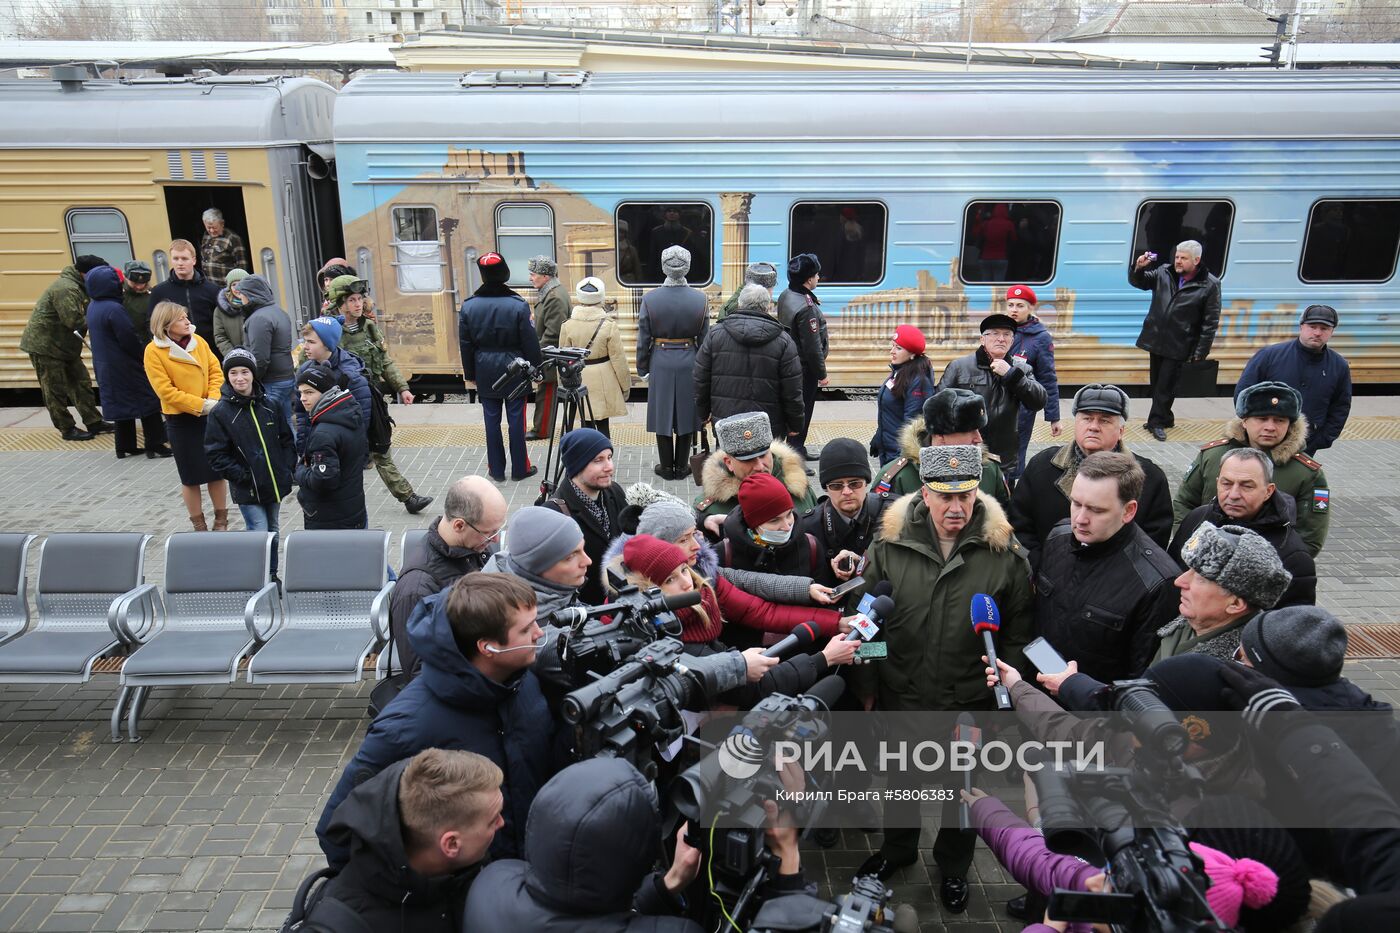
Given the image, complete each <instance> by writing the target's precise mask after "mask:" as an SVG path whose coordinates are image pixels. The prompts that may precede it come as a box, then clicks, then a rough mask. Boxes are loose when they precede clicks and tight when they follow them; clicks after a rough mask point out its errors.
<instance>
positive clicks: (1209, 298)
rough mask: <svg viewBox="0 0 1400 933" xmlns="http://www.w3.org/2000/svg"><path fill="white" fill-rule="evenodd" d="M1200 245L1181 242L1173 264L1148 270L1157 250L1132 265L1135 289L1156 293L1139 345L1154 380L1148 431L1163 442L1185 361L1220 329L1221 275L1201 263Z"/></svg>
mask: <svg viewBox="0 0 1400 933" xmlns="http://www.w3.org/2000/svg"><path fill="white" fill-rule="evenodd" d="M1201 252H1202V249H1201V244H1200V243H1198V242H1196V241H1195V240H1186V241H1185V242H1183V243H1178V244H1177V247H1176V255H1175V256H1174V257H1173V259H1172V262H1171V264H1170V265H1168V264H1167V263H1163V264H1162V265H1160V266H1158V267H1157V268H1155V269H1153V270H1151V271H1148V268H1147V267H1148V266H1150V265H1151V264H1152V263H1153V262H1155V261H1156V260H1157V254H1156V253H1143V254H1142V255H1141V256H1139V257H1138V258H1137V260H1136V261H1135V262H1134V263H1133V267H1132V268H1131V269H1129V270H1128V281H1129V282H1130V283H1131V284H1132V286H1133V287H1134V288H1140V289H1142V290H1143V291H1147V292H1151V293H1152V305H1151V307H1149V308H1148V310H1147V317H1146V318H1144V319H1143V322H1142V332H1141V333H1140V334H1138V339H1137V345H1138V348H1139V349H1141V350H1146V351H1147V352H1148V360H1149V363H1150V367H1151V368H1150V373H1151V383H1152V411H1151V412H1150V413H1149V414H1148V416H1147V430H1148V431H1150V432H1151V433H1152V436H1153V437H1155V438H1156V439H1157V440H1159V441H1165V440H1166V439H1167V432H1166V429H1167V428H1170V427H1172V426H1174V425H1175V424H1176V417H1175V416H1174V415H1173V414H1172V403H1173V402H1175V401H1176V387H1177V384H1178V383H1179V382H1180V381H1181V370H1182V364H1183V363H1186V362H1195V361H1197V360H1203V359H1205V358H1206V357H1207V356H1209V355H1210V345H1211V344H1212V343H1214V342H1215V329H1216V327H1218V326H1219V324H1220V280H1219V279H1218V278H1216V277H1215V276H1214V275H1212V274H1211V272H1210V270H1209V269H1207V268H1206V267H1205V266H1203V265H1201Z"/></svg>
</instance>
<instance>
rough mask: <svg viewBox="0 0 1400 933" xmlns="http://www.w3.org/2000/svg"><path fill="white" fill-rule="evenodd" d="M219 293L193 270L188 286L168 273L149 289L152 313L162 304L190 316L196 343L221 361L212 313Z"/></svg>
mask: <svg viewBox="0 0 1400 933" xmlns="http://www.w3.org/2000/svg"><path fill="white" fill-rule="evenodd" d="M219 289H220V287H219V286H218V285H216V284H215V283H214V282H213V281H211V280H209V279H207V278H205V277H204V273H203V272H200V271H199V270H198V269H196V270H194V278H192V279H190V280H189V281H188V282H187V281H185V280H183V279H180V278H177V277H176V276H175V273H174V272H172V273H170V278H168V279H166V280H165V281H164V282H161V283H160V284H159V285H157V286H156V287H155V288H153V289H151V309H152V310H155V306H156V305H158V304H160V303H161V302H162V301H173V302H175V303H176V304H177V305H180V306H181V307H183V308H184V309H185V310H186V311H188V312H189V316H190V323H192V324H194V330H195V333H197V334H199V339H200V340H203V341H204V342H205V343H207V344H208V345H209V352H210V353H213V354H214V357H215V358H216V359H220V360H222V359H223V358H224V356H223V354H222V353H220V352H219V348H218V347H217V346H215V345H214V309H215V308H217V307H218V306H219Z"/></svg>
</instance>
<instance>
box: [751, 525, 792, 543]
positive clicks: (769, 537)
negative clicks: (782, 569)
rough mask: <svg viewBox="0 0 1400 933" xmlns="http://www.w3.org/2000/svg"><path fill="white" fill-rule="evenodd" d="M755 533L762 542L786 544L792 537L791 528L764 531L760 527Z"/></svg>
mask: <svg viewBox="0 0 1400 933" xmlns="http://www.w3.org/2000/svg"><path fill="white" fill-rule="evenodd" d="M756 534H757V535H758V540H760V541H762V542H763V543H764V544H787V543H788V541H789V540H790V539H791V538H792V529H791V528H789V529H787V530H786V531H765V530H764V529H762V528H760V529H759V530H758V531H757V532H756Z"/></svg>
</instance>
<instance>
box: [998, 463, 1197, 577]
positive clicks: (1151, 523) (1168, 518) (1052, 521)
mask: <svg viewBox="0 0 1400 933" xmlns="http://www.w3.org/2000/svg"><path fill="white" fill-rule="evenodd" d="M1073 448H1074V442H1073V441H1071V442H1070V443H1068V444H1065V445H1063V446H1061V447H1051V448H1049V449H1047V450H1042V451H1041V452H1040V453H1038V454H1036V455H1035V456H1034V457H1031V459H1030V462H1029V463H1027V464H1026V469H1025V471H1024V472H1022V473H1021V479H1020V481H1019V482H1017V483H1016V491H1015V492H1014V493H1012V495H1011V525H1012V527H1013V528H1015V529H1016V539H1017V540H1018V541H1020V542H1021V546H1022V547H1024V548H1025V549H1026V556H1027V557H1028V558H1029V559H1030V562H1031V567H1036V566H1038V565H1039V562H1040V548H1041V546H1042V545H1043V544H1044V542H1045V539H1046V538H1048V537H1049V536H1050V530H1051V529H1052V528H1054V527H1055V526H1056V525H1057V524H1059V523H1060V522H1061V521H1063V520H1064V519H1066V518H1069V491H1070V487H1072V486H1073V485H1074V480H1073V479H1072V478H1071V477H1070V476H1069V472H1068V471H1069V468H1070V466H1071V465H1072V454H1073ZM1116 449H1117V450H1118V451H1119V452H1120V453H1131V454H1133V457H1135V458H1136V459H1137V462H1138V466H1140V467H1142V472H1143V473H1144V474H1145V477H1146V479H1145V480H1144V482H1143V484H1142V498H1141V499H1139V500H1138V510H1137V517H1136V518H1134V519H1133V524H1135V525H1137V526H1138V527H1139V528H1141V529H1142V530H1143V531H1145V532H1147V536H1148V537H1149V538H1151V539H1152V540H1153V541H1155V542H1156V543H1157V546H1158V547H1162V548H1165V547H1166V546H1167V543H1168V542H1170V541H1171V537H1172V494H1171V486H1170V485H1169V484H1168V483H1167V474H1165V473H1163V472H1162V468H1161V467H1159V466H1158V465H1157V464H1155V463H1153V462H1152V461H1151V460H1149V459H1147V458H1146V457H1144V456H1142V455H1140V454H1137V453H1133V451H1131V450H1129V449H1128V445H1127V444H1123V443H1120V444H1119V445H1118V447H1117V448H1116ZM1076 472H1077V468H1076Z"/></svg>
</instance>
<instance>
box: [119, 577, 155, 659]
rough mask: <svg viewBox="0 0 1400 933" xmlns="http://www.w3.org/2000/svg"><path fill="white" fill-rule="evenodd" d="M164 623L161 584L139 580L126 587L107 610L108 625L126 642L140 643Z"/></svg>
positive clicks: (131, 643) (130, 643) (128, 643)
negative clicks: (159, 585) (133, 585)
mask: <svg viewBox="0 0 1400 933" xmlns="http://www.w3.org/2000/svg"><path fill="white" fill-rule="evenodd" d="M164 624H165V600H164V599H163V598H162V597H161V595H160V587H158V586H156V585H155V584H154V583H142V584H141V585H140V586H138V587H136V588H135V589H131V590H127V591H126V592H125V593H123V594H122V595H120V596H118V597H117V598H116V599H114V600H112V605H111V607H110V608H108V610H107V625H108V626H109V627H110V628H111V629H112V634H113V635H115V636H116V637H117V638H118V639H120V640H121V641H122V643H123V644H127V645H139V644H140V643H142V642H144V641H145V640H146V639H148V638H150V637H151V636H152V635H154V634H155V633H156V632H157V631H159V630H160V629H161V628H162V627H163V626H164Z"/></svg>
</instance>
